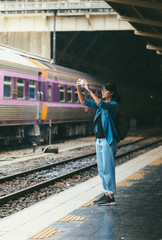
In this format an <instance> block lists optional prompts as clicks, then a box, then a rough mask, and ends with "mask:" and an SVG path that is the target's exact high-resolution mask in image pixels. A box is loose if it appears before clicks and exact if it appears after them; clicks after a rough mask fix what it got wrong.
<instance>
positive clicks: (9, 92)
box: [0, 45, 162, 145]
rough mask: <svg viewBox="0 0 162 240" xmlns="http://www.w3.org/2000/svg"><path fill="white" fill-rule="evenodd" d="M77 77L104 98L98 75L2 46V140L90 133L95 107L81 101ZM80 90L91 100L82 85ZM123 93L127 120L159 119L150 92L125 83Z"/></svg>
mask: <svg viewBox="0 0 162 240" xmlns="http://www.w3.org/2000/svg"><path fill="white" fill-rule="evenodd" d="M79 78H81V79H86V80H87V81H88V82H89V83H90V88H91V89H92V91H93V92H94V93H95V94H97V95H98V96H99V97H101V89H102V86H103V84H104V82H102V81H101V80H100V79H97V78H95V77H94V76H91V75H89V74H86V73H83V72H80V71H77V70H74V69H70V68H66V67H62V66H58V65H56V64H53V61H52V59H48V58H44V57H41V56H37V55H34V54H30V53H27V52H25V51H21V50H18V49H14V48H12V47H8V46H4V45H0V144H1V145H9V144H10V143H17V142H18V143H22V142H24V141H28V142H30V143H32V142H36V143H37V144H39V143H40V142H41V141H42V142H50V141H51V139H55V138H57V137H58V136H59V137H70V136H78V135H83V136H84V135H87V134H92V132H93V130H92V122H93V118H94V114H95V110H94V109H91V108H87V107H85V106H83V105H81V104H80V103H79V99H78V94H77V89H76V81H77V80H78V79H79ZM82 93H83V95H84V96H85V97H86V98H90V95H89V94H88V92H87V91H86V90H85V89H84V88H82ZM119 93H120V96H121V104H120V108H121V110H122V111H124V112H125V113H126V115H127V119H128V121H131V120H132V119H135V120H136V121H137V122H139V123H140V124H142V123H145V119H146V117H147V120H148V119H150V115H151V114H153V113H154V119H151V120H152V121H155V122H156V121H161V116H160V113H159V112H161V111H159V109H158V107H159V105H158V106H157V105H156V108H155V104H154V103H152V102H151V101H152V100H153V99H150V96H148V93H144V92H139V91H138V90H135V89H127V88H124V87H123V86H119ZM148 100H149V101H148ZM159 100H160V101H162V99H159ZM146 109H148V110H149V111H148V112H146ZM157 119H158V120H157ZM159 119H160V120H159ZM142 121H143V122H142Z"/></svg>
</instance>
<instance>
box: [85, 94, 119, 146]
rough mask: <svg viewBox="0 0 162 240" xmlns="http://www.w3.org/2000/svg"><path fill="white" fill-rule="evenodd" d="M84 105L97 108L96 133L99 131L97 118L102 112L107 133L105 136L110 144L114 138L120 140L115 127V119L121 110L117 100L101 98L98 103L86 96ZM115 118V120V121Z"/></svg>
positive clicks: (94, 126)
mask: <svg viewBox="0 0 162 240" xmlns="http://www.w3.org/2000/svg"><path fill="white" fill-rule="evenodd" d="M83 105H85V106H87V107H90V108H96V109H97V111H96V115H95V118H94V123H93V131H94V133H95V134H96V133H97V118H98V116H99V115H100V113H101V114H102V127H103V130H104V133H105V138H106V140H107V142H108V144H111V143H112V141H113V140H114V138H115V139H116V140H117V142H119V136H118V132H117V130H116V128H115V125H114V121H115V119H116V116H117V114H118V111H119V104H118V103H117V102H115V101H114V100H112V101H110V102H105V101H103V100H101V99H100V102H99V104H97V103H96V102H95V101H93V100H89V99H87V98H85V101H84V103H83ZM113 120H114V121H113Z"/></svg>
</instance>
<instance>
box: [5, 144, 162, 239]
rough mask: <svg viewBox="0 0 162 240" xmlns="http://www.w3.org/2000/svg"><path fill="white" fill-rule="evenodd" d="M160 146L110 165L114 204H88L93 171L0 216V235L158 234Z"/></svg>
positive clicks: (93, 192)
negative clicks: (87, 177) (82, 179)
mask: <svg viewBox="0 0 162 240" xmlns="http://www.w3.org/2000/svg"><path fill="white" fill-rule="evenodd" d="M161 176H162V146H160V147H158V148H155V149H154V150H151V151H149V152H147V153H145V154H143V155H141V156H139V157H137V158H134V159H132V160H130V161H129V162H126V163H124V164H122V165H120V166H118V167H116V180H117V195H116V203H117V205H116V206H111V207H108V206H96V205H91V204H92V201H93V199H94V198H96V196H97V197H99V196H100V194H101V193H102V185H101V180H100V178H99V176H97V177H94V178H91V179H90V180H88V181H86V182H84V183H81V184H78V185H76V186H75V187H72V188H70V189H68V190H66V191H64V192H61V193H59V194H57V195H54V196H52V197H50V198H48V199H47V200H44V201H42V202H39V203H37V204H36V205H34V206H32V207H29V208H27V209H25V210H23V211H21V212H19V213H17V214H13V215H11V216H10V217H7V218H4V219H2V220H1V224H0V239H1V240H11V239H12V240H27V239H28V240H29V239H50V240H60V239H63V240H69V239H71V240H74V239H75V240H76V239H82V240H109V239H110V240H119V239H125V240H135V239H136V240H154V239H157V240H160V239H162V228H161V226H162V211H161V210H162V177H161Z"/></svg>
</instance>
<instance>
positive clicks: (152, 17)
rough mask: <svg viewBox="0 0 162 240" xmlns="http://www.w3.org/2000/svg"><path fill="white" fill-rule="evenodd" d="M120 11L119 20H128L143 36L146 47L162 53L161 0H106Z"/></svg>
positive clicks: (136, 31) (136, 32) (138, 33)
mask: <svg viewBox="0 0 162 240" xmlns="http://www.w3.org/2000/svg"><path fill="white" fill-rule="evenodd" d="M106 2H107V3H108V4H109V5H110V6H111V7H112V8H113V9H114V10H115V11H116V12H118V13H119V17H118V19H119V20H123V21H128V22H129V23H130V24H131V25H132V26H133V27H134V28H135V34H136V35H140V36H143V37H144V38H145V40H146V42H147V45H146V48H147V49H150V50H155V51H156V53H157V54H162V1H161V0H106Z"/></svg>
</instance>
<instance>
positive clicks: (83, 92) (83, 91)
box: [82, 88, 85, 97]
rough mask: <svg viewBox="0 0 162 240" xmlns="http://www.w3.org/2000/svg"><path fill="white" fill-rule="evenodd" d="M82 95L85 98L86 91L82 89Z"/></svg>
mask: <svg viewBox="0 0 162 240" xmlns="http://www.w3.org/2000/svg"><path fill="white" fill-rule="evenodd" d="M82 94H83V97H85V89H84V88H82Z"/></svg>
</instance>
